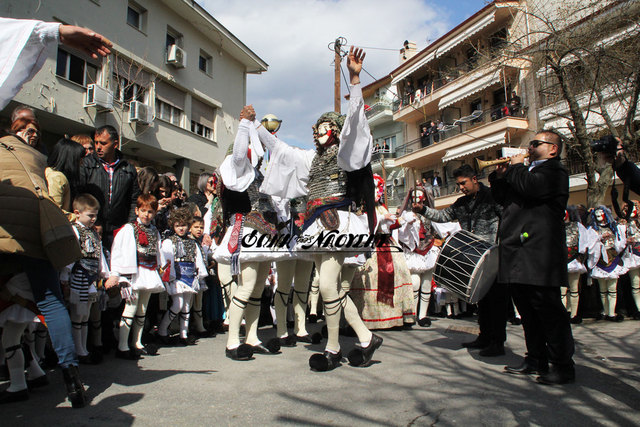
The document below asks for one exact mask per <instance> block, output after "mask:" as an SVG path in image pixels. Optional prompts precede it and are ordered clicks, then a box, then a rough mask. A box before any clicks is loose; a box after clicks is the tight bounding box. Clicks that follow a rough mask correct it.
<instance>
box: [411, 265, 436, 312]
mask: <svg viewBox="0 0 640 427" xmlns="http://www.w3.org/2000/svg"><path fill="white" fill-rule="evenodd" d="M432 277H433V270H429V271H427V272H425V273H422V274H418V273H411V283H412V284H413V303H414V312H415V313H416V318H417V319H418V320H420V319H424V318H425V317H427V310H428V309H429V301H430V300H431V278H432Z"/></svg>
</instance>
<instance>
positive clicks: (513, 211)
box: [489, 130, 575, 384]
mask: <svg viewBox="0 0 640 427" xmlns="http://www.w3.org/2000/svg"><path fill="white" fill-rule="evenodd" d="M528 151H529V160H530V162H531V164H530V165H529V166H525V165H524V164H523V162H524V155H522V154H519V155H516V156H514V157H512V158H511V160H510V162H509V163H510V164H502V165H499V166H498V167H497V169H496V171H495V172H493V173H492V174H491V175H489V182H490V183H491V192H492V193H493V196H494V198H495V200H496V201H497V202H498V203H500V204H502V206H503V207H504V210H503V211H502V219H501V222H500V228H499V230H498V239H499V254H500V262H499V270H498V281H499V282H500V283H505V284H507V285H508V286H509V287H510V289H511V294H512V296H513V300H514V302H515V304H516V307H517V308H518V311H519V312H520V314H521V316H522V326H523V328H524V337H525V342H526V344H527V356H526V357H525V359H524V362H523V363H522V364H521V365H520V366H507V367H506V368H505V371H506V372H507V373H511V374H523V375H530V374H534V373H537V374H539V376H538V377H537V381H538V382H540V383H542V384H564V383H569V382H573V381H574V380H575V370H574V364H573V359H572V357H573V352H574V342H573V335H572V333H571V324H570V323H569V315H568V313H567V310H566V309H565V307H564V305H563V304H562V300H561V298H560V287H561V286H564V285H565V284H566V283H567V280H568V276H567V248H566V239H565V229H564V210H565V207H566V206H567V200H568V198H569V175H568V173H567V170H566V169H565V168H564V166H562V164H561V163H560V154H561V153H562V140H561V138H560V135H558V134H557V133H556V132H554V131H552V130H545V131H542V132H540V133H538V134H536V136H535V137H534V138H533V140H531V142H530V143H529V150H528Z"/></svg>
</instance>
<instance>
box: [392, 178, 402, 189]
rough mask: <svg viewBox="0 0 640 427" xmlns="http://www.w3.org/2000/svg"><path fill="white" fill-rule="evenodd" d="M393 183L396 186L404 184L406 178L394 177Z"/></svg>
mask: <svg viewBox="0 0 640 427" xmlns="http://www.w3.org/2000/svg"><path fill="white" fill-rule="evenodd" d="M393 185H395V186H396V187H398V186H400V185H404V178H393Z"/></svg>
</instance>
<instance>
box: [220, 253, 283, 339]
mask: <svg viewBox="0 0 640 427" xmlns="http://www.w3.org/2000/svg"><path fill="white" fill-rule="evenodd" d="M269 268H271V263H270V262H243V263H242V268H241V272H240V280H239V281H240V284H239V285H238V289H236V291H235V293H234V294H233V297H232V298H231V303H230V304H229V311H228V313H229V337H228V338H227V348H228V349H229V350H233V349H234V348H237V347H238V346H239V345H240V324H241V323H242V316H243V315H244V316H245V319H246V322H247V324H246V328H247V339H246V343H247V344H249V345H258V344H260V340H259V339H258V317H259V316H260V302H261V300H262V291H263V290H264V285H265V282H266V280H267V276H269ZM285 325H286V321H285Z"/></svg>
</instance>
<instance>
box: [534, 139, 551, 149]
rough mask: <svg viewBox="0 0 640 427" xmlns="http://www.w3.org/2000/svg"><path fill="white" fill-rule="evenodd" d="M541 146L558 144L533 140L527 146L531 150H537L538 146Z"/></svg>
mask: <svg viewBox="0 0 640 427" xmlns="http://www.w3.org/2000/svg"><path fill="white" fill-rule="evenodd" d="M542 144H549V145H558V144H554V143H553V142H548V141H542V140H539V139H534V140H532V141H530V142H529V145H530V146H531V147H533V148H538V147H539V146H541V145H542Z"/></svg>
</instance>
